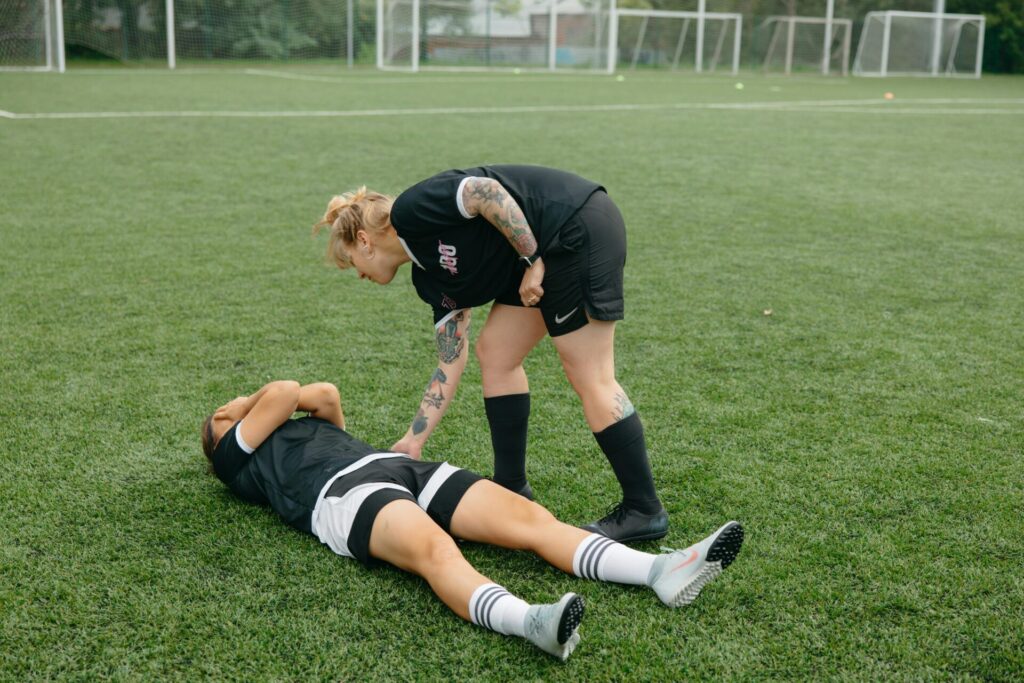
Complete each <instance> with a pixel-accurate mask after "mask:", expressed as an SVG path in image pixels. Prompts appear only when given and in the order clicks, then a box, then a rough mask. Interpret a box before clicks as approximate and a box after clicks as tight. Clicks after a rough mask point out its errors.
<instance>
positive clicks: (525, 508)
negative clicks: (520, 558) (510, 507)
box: [508, 499, 559, 550]
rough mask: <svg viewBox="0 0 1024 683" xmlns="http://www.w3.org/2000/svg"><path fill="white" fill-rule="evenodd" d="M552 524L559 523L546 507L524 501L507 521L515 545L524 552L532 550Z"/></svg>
mask: <svg viewBox="0 0 1024 683" xmlns="http://www.w3.org/2000/svg"><path fill="white" fill-rule="evenodd" d="M554 524H559V521H558V520H557V519H555V516H554V515H553V514H551V512H549V511H548V509H547V508H546V507H544V506H542V505H539V504H537V503H534V502H532V501H528V500H525V499H524V500H523V504H522V505H517V506H516V510H515V514H514V515H512V516H511V517H510V518H509V520H508V527H509V530H510V531H511V532H512V534H513V536H514V538H515V540H516V542H517V543H516V545H517V546H518V547H520V548H522V549H524V550H532V549H533V548H534V546H535V545H536V544H537V543H538V542H539V541H540V540H541V539H542V538H543V536H544V534H543V530H544V529H545V528H547V527H549V526H551V525H554Z"/></svg>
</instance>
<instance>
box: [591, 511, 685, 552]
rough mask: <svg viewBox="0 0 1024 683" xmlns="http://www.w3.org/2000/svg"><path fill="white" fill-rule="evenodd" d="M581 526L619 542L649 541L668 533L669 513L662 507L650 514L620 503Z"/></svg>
mask: <svg viewBox="0 0 1024 683" xmlns="http://www.w3.org/2000/svg"><path fill="white" fill-rule="evenodd" d="M580 528H582V529H583V530H584V531H590V532H592V533H595V534H601V535H602V536H607V537H608V538H610V539H612V540H613V541H618V542H619V543H629V542H631V541H649V540H653V539H656V538H661V537H663V536H664V535H665V534H667V533H668V513H667V512H665V510H664V509H662V510H659V511H658V512H655V513H652V514H648V513H646V512H640V511H639V510H633V509H631V508H627V507H626V506H625V504H624V503H619V504H617V505H615V506H614V507H613V508H612V509H611V510H609V511H608V514H607V515H605V516H604V517H602V518H601V519H599V520H597V521H596V522H593V523H591V524H587V525H586V526H583V527H580Z"/></svg>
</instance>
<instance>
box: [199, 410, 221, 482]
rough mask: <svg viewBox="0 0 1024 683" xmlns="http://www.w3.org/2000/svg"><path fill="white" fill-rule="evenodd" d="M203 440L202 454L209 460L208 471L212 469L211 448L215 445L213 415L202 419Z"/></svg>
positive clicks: (201, 431)
mask: <svg viewBox="0 0 1024 683" xmlns="http://www.w3.org/2000/svg"><path fill="white" fill-rule="evenodd" d="M200 433H201V434H202V440H203V455H205V456H206V459H207V460H208V461H209V465H210V471H211V472H212V471H213V449H214V447H215V446H216V445H217V444H216V443H214V441H213V415H209V416H207V418H206V419H205V420H203V426H202V427H201V428H200Z"/></svg>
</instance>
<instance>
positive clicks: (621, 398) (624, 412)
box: [612, 391, 636, 422]
mask: <svg viewBox="0 0 1024 683" xmlns="http://www.w3.org/2000/svg"><path fill="white" fill-rule="evenodd" d="M615 403H616V407H615V409H614V410H612V417H614V418H615V421H616V422H621V421H622V420H625V419H626V418H627V417H629V416H630V415H632V414H633V413H635V412H636V409H635V408H634V407H633V404H632V403H631V402H630V400H629V397H628V396H626V394H624V393H622V392H621V391H620V392H618V393H617V394H615Z"/></svg>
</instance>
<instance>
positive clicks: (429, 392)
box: [421, 368, 448, 412]
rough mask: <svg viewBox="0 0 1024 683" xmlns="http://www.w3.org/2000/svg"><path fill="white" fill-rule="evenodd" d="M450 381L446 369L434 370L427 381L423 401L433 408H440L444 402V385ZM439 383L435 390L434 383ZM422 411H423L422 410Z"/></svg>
mask: <svg viewBox="0 0 1024 683" xmlns="http://www.w3.org/2000/svg"><path fill="white" fill-rule="evenodd" d="M447 381H448V375H446V374H444V370H442V369H441V368H438V369H436V370H434V374H433V376H431V378H430V381H429V382H428V383H427V388H426V389H424V390H423V402H424V403H426V404H427V405H428V406H431V407H432V408H440V407H441V404H442V403H444V392H443V391H442V387H444V384H445V382H447ZM435 382H436V383H437V391H434V383H435ZM421 412H422V411H421Z"/></svg>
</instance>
